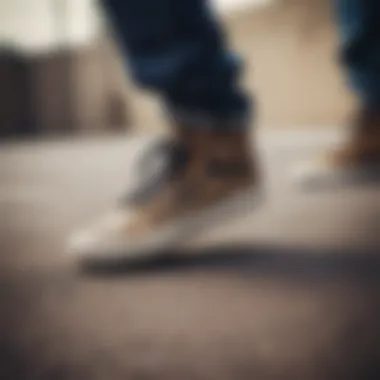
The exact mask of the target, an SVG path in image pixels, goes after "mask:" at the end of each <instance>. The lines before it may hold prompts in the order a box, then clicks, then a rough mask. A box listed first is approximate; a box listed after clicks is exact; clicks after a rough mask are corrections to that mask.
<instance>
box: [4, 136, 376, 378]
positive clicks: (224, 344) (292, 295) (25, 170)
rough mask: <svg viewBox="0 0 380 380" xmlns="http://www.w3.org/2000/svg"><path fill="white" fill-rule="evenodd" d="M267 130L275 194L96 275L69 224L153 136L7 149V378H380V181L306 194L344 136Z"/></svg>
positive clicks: (123, 176) (264, 143)
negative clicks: (306, 163) (299, 165)
mask: <svg viewBox="0 0 380 380" xmlns="http://www.w3.org/2000/svg"><path fill="white" fill-rule="evenodd" d="M338 139H339V136H338V135H337V136H333V135H332V134H330V133H328V134H327V133H324V134H316V133H310V132H305V133H302V134H300V133H293V132H289V133H286V134H277V133H273V134H265V135H263V136H262V137H261V138H260V149H261V151H262V158H263V166H264V167H265V168H266V169H267V170H266V171H265V173H266V174H267V176H266V177H265V183H266V188H267V189H266V190H267V191H266V194H267V196H266V199H265V202H264V204H263V205H262V206H261V207H260V208H259V209H258V210H257V211H256V212H255V213H252V214H250V215H248V216H244V217H242V218H240V219H236V220H234V221H229V222H228V223H225V224H224V225H221V226H219V227H218V228H215V229H214V230H212V231H209V232H208V233H207V234H204V236H202V237H201V238H200V239H199V240H198V241H196V242H192V243H191V244H188V245H187V247H185V248H184V249H183V250H181V251H178V252H177V254H178V259H177V260H172V261H167V262H161V263H156V264H155V265H146V266H140V267H135V268H130V269H129V270H124V271H120V272H119V273H114V274H109V273H97V274H93V275H91V274H88V273H87V274H85V273H81V272H80V271H79V270H78V269H77V268H76V267H75V265H73V263H71V262H70V260H68V258H67V257H66V256H65V254H64V250H63V245H64V239H65V237H66V235H67V233H68V232H69V231H70V230H72V229H73V228H74V227H75V226H77V225H78V224H81V223H82V222H83V221H85V220H87V219H88V218H89V217H91V216H92V215H93V214H98V213H99V212H101V211H102V210H103V209H104V208H106V206H108V205H111V204H112V202H113V201H114V200H115V198H116V197H117V196H119V195H120V194H121V191H122V190H123V188H124V187H125V186H127V185H128V183H129V181H128V178H130V176H131V173H130V170H129V165H128V162H129V158H130V157H132V156H134V155H135V153H136V149H138V148H139V147H140V146H141V144H140V140H139V139H133V140H128V139H124V138H123V139H121V138H108V139H103V140H93V141H75V142H71V141H58V142H49V143H47V142H46V143H29V144H27V143H19V144H8V145H3V146H1V148H0V215H1V221H0V252H1V256H0V276H1V277H0V282H1V287H0V310H1V313H0V322H1V324H0V379H6V380H11V379H20V380H36V379H38V380H47V379H49V380H50V379H59V380H60V379H67V380H77V379H78V380H84V379H91V380H98V379H101V380H103V379H104V380H117V379H133V380H148V379H163V380H179V379H181V380H185V379H205V380H211V379H218V380H222V379H231V380H232V379H233V380H237V379H244V380H245V379H257V380H274V379H279V380H280V379H281V380H287V379H289V380H290V379H291V380H298V379H300V380H312V379H318V380H325V379H326V380H327V379H328V380H330V379H331V380H339V379H345V380H348V379H355V380H356V379H358V380H366V379H378V378H380V364H379V363H380V360H379V359H380V339H379V338H380V327H379V323H378V321H379V317H380V300H379V296H378V294H379V285H380V284H379V278H378V274H379V273H380V271H379V269H380V267H379V265H380V262H379V255H378V251H379V247H380V236H379V229H380V195H379V186H376V185H368V186H367V187H358V188H355V189H354V188H351V189H344V190H343V189H341V190H338V189H334V190H330V191H321V192H318V193H308V192H306V193H305V192H301V191H300V190H299V189H297V188H294V187H292V186H291V184H290V182H289V180H288V176H287V173H288V170H289V168H291V166H292V164H293V163H295V162H297V161H298V160H301V159H304V158H306V157H309V156H311V155H312V154H313V153H315V152H318V151H320V150H322V149H323V148H326V147H327V146H328V145H330V144H333V143H334V141H336V140H338Z"/></svg>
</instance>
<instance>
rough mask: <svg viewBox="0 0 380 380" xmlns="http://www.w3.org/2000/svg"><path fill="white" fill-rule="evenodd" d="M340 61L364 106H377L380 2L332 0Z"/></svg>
mask: <svg viewBox="0 0 380 380" xmlns="http://www.w3.org/2000/svg"><path fill="white" fill-rule="evenodd" d="M334 7H335V14H336V20H337V23H338V27H339V32H340V35H341V40H342V53H341V58H342V63H343V66H344V68H345V70H346V71H347V74H348V78H349V82H350V84H351V86H352V88H353V90H354V91H355V92H356V93H357V95H358V97H359V101H360V102H361V105H362V107H363V108H365V109H380V2H378V1H376V0H335V2H334Z"/></svg>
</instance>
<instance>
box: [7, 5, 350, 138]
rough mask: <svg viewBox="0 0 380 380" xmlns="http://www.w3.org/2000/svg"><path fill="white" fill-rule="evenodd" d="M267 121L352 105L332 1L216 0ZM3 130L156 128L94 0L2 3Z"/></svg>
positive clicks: (335, 120) (301, 120)
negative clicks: (341, 67) (339, 60)
mask: <svg viewBox="0 0 380 380" xmlns="http://www.w3.org/2000/svg"><path fill="white" fill-rule="evenodd" d="M215 5H216V7H217V9H218V11H219V12H220V13H221V15H222V18H223V19H224V20H225V22H226V25H227V27H228V30H229V32H230V36H231V43H232V45H233V46H234V47H235V48H236V49H237V50H238V51H239V52H241V54H242V55H243V56H244V57H245V58H246V62H247V70H246V74H245V78H244V79H245V80H244V83H245V85H246V87H247V88H248V89H249V91H251V92H255V93H256V95H257V97H258V99H259V109H260V119H261V123H262V124H263V125H265V126H266V127H280V128H281V127H282V128H286V127H290V126H292V127H293V126H299V127H308V128H312V127H318V128H319V127H321V126H326V127H329V126H330V127H331V126H335V125H336V124H340V123H341V122H342V120H343V119H344V117H345V115H346V114H347V112H348V111H349V110H350V108H351V107H352V105H353V99H352V97H351V96H350V94H349V93H348V91H347V90H346V87H345V85H344V80H343V75H342V72H341V71H340V70H339V67H338V65H337V46H338V44H337V35H336V32H335V28H334V26H333V23H332V16H331V13H330V1H329V0H215ZM0 18H1V20H0V84H1V86H0V135H2V136H8V135H10V134H22V133H28V134H29V135H30V134H32V135H37V136H38V135H46V134H51V133H72V132H75V133H76V134H78V133H80V134H89V133H95V132H100V131H104V132H106V131H115V130H129V129H132V130H139V131H144V130H151V129H160V128H162V127H163V123H162V121H161V120H160V118H159V114H160V111H159V107H158V106H157V103H156V100H155V98H154V97H152V96H150V95H147V94H145V93H142V92H141V91H138V90H137V89H136V88H135V87H134V86H133V85H132V84H131V83H130V82H129V81H128V78H127V76H126V75H125V70H124V65H123V63H122V61H121V59H120V57H121V53H120V50H119V49H118V48H117V45H116V44H115V43H114V40H113V39H112V37H110V35H111V34H110V32H109V29H108V28H107V26H106V22H104V17H103V15H102V12H101V11H100V10H99V8H98V7H97V3H96V1H94V0H28V1H25V0H2V1H1V2H0Z"/></svg>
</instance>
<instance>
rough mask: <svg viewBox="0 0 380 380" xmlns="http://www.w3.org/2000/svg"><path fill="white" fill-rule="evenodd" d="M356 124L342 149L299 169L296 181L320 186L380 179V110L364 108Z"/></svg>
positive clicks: (295, 173) (297, 169)
mask: <svg viewBox="0 0 380 380" xmlns="http://www.w3.org/2000/svg"><path fill="white" fill-rule="evenodd" d="M353 124H354V125H353V131H352V133H351V135H350V136H349V138H348V140H347V141H346V142H345V143H344V144H343V145H342V147H341V148H338V149H336V150H334V151H331V152H328V153H327V154H325V155H324V156H322V157H319V158H318V159H316V160H313V161H311V162H307V163H305V164H304V165H301V166H300V167H298V168H296V170H295V172H294V175H295V177H296V178H295V180H296V182H297V183H299V184H301V185H304V186H307V187H314V186H315V187H319V186H330V185H334V186H335V185H338V186H340V185H349V184H361V183H366V182H368V181H373V180H376V181H377V180H380V110H375V109H366V110H363V111H361V112H360V113H359V114H358V117H357V118H356V120H355V122H354V123H353Z"/></svg>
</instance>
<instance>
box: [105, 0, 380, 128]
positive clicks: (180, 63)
mask: <svg viewBox="0 0 380 380" xmlns="http://www.w3.org/2000/svg"><path fill="white" fill-rule="evenodd" d="M333 1H334V5H335V10H336V11H337V12H336V14H337V21H338V23H339V25H340V27H341V28H340V29H341V32H342V52H343V54H342V56H343V61H344V64H345V66H346V67H347V69H348V74H349V78H350V79H351V83H352V85H353V86H354V88H355V90H356V91H357V93H358V95H359V96H360V98H361V100H362V101H363V103H364V104H365V105H367V106H379V107H380V23H379V21H380V0H333ZM103 4H104V6H105V8H106V10H107V11H108V15H109V17H110V19H111V21H112V23H113V25H114V27H115V30H116V32H117V34H118V37H119V39H120V42H121V44H122V45H123V47H124V51H125V53H126V57H127V59H128V62H129V68H130V71H131V73H132V75H133V77H134V79H135V81H136V82H137V83H139V84H140V85H142V86H144V87H146V88H148V89H150V90H154V91H156V92H157V93H158V94H159V95H160V96H161V97H162V99H163V101H164V102H165V104H166V105H167V108H168V109H169V110H170V113H171V114H172V115H174V117H176V118H177V119H179V121H182V122H183V123H184V124H186V123H187V124H191V125H192V126H194V127H196V126H200V127H202V128H204V127H207V126H208V127H211V128H213V127H214V126H218V128H222V127H223V126H225V127H226V128H229V127H230V126H232V127H236V126H242V125H244V123H241V122H240V121H241V120H244V119H247V118H248V117H249V115H250V113H251V111H250V108H251V106H250V100H249V97H248V96H247V95H246V94H245V93H244V91H243V90H242V88H241V87H240V85H239V83H238V76H239V73H240V69H241V65H240V63H239V61H238V59H237V58H236V57H235V56H234V55H233V54H232V53H231V51H230V50H229V48H228V46H227V43H226V39H225V36H224V35H223V31H222V29H221V27H220V25H219V24H218V21H217V20H216V19H215V17H214V15H213V13H212V11H211V10H210V9H209V8H208V4H207V1H206V0H103Z"/></svg>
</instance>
